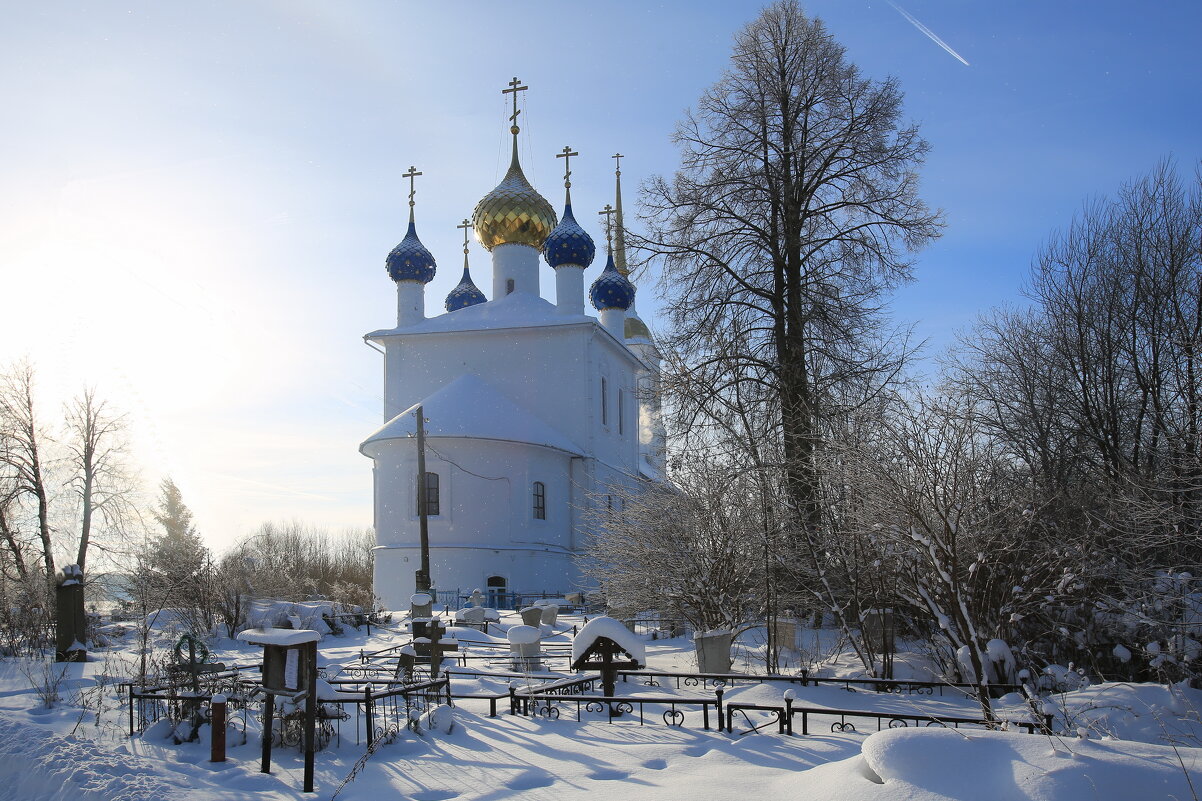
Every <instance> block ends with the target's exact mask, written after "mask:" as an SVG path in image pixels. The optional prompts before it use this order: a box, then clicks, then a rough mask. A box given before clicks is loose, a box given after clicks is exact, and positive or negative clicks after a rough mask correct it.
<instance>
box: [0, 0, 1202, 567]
mask: <svg viewBox="0 0 1202 801" xmlns="http://www.w3.org/2000/svg"><path fill="white" fill-rule="evenodd" d="M897 5H898V6H899V7H900V8H903V9H905V11H907V12H908V13H909V14H910V15H912V16H913V17H914V18H915V19H917V20H918V21H920V22H921V23H922V24H923V25H925V26H926V27H927V28H929V29H930V30H931V31H932V32H933V33H935V34H936V35H937V36H939V37H940V38H942V39H943V40H944V41H945V42H946V43H947V44H948V45H949V46H950V47H951V48H953V49H954V50H955V51H956V52H957V53H959V54H960V55H961V56H962V57H963V58H964V59H965V60H966V61H968V62H969V66H965V65H964V64H962V63H961V62H960V61H958V60H956V59H955V58H953V57H952V56H951V55H949V54H948V53H947V52H946V51H945V50H943V49H942V48H940V47H939V45H937V44H936V43H935V42H934V41H932V40H931V39H930V38H928V37H927V36H926V35H924V34H923V33H922V32H921V31H920V30H919V29H918V28H917V27H915V26H914V25H913V24H911V22H909V21H908V20H907V19H906V17H905V16H904V15H903V14H902V13H900V12H899V10H898V9H897V8H895V7H893V6H892V5H890V4H889V3H887V2H881V1H880V0H873V1H872V2H868V1H867V0H815V2H811V3H809V4H808V5H807V8H808V9H809V10H810V12H811V13H814V14H816V15H818V16H821V17H822V18H823V19H824V20H825V21H826V22H827V23H828V25H829V27H830V29H831V31H832V32H833V33H834V35H835V36H836V37H837V38H838V39H839V40H840V41H841V42H842V43H843V44H844V45H845V46H846V47H847V50H848V55H849V57H850V58H851V59H852V60H853V61H855V62H856V63H858V64H859V65H860V66H861V68H862V69H863V71H864V72H865V73H866V74H867V75H870V76H873V77H878V78H880V77H884V76H886V75H893V76H895V77H897V78H898V79H899V81H900V83H901V86H902V89H903V90H904V92H905V94H906V111H907V116H908V117H909V118H912V119H914V120H917V121H918V122H919V123H921V126H922V130H923V132H924V134H925V136H926V137H927V139H928V140H929V141H930V143H931V154H930V157H929V159H928V162H927V165H926V167H925V168H924V169H923V171H922V176H923V186H924V196H925V197H926V199H927V201H928V202H929V203H930V204H931V205H933V206H937V207H941V208H943V209H944V210H945V211H946V215H947V222H948V227H947V229H946V232H945V234H944V237H943V238H942V239H941V240H940V241H939V242H938V243H936V244H935V245H933V246H932V247H930V248H929V249H927V250H926V251H924V252H923V253H921V254H919V257H918V266H917V269H916V272H915V276H916V279H917V280H916V281H915V282H914V283H913V284H911V285H909V286H907V287H905V288H903V289H902V290H901V291H900V292H899V294H898V297H897V300H896V303H895V304H894V310H895V316H896V317H897V318H898V320H899V321H912V322H915V323H916V324H917V332H918V333H919V335H920V336H923V337H925V338H928V339H929V340H930V341H931V342H932V344H933V346H935V347H938V346H940V345H942V344H946V343H947V342H948V341H949V339H950V337H951V334H952V332H953V331H954V330H955V329H957V328H960V327H963V326H965V325H967V324H969V323H970V322H971V320H972V318H973V317H974V316H975V315H976V314H977V313H978V312H979V311H981V310H983V309H985V308H987V307H989V306H990V305H993V304H995V303H998V302H1003V301H1007V300H1016V299H1018V297H1019V296H1018V289H1019V286H1020V284H1021V282H1022V279H1023V276H1024V274H1025V271H1026V269H1027V265H1028V264H1029V261H1030V257H1031V255H1032V253H1033V252H1034V251H1035V249H1036V248H1037V247H1038V246H1039V244H1040V243H1041V242H1042V241H1043V240H1044V238H1045V237H1046V236H1047V234H1048V232H1049V231H1050V230H1052V229H1053V228H1055V227H1057V226H1061V225H1063V224H1065V223H1066V222H1067V221H1068V220H1069V219H1070V218H1071V216H1072V215H1073V214H1074V212H1076V211H1077V209H1079V208H1080V205H1081V203H1082V202H1083V201H1084V200H1085V199H1087V198H1089V197H1093V196H1097V195H1100V194H1106V193H1110V192H1113V191H1114V189H1115V188H1116V187H1117V186H1118V184H1120V183H1121V182H1122V181H1124V180H1125V179H1127V178H1130V177H1132V176H1135V175H1137V174H1140V173H1142V172H1145V171H1147V170H1148V169H1149V168H1150V167H1151V166H1152V165H1153V164H1154V163H1155V162H1156V161H1157V160H1158V159H1159V158H1161V157H1162V156H1165V155H1169V154H1173V155H1175V156H1176V157H1177V159H1178V162H1179V166H1180V168H1181V169H1182V171H1183V172H1184V173H1192V170H1193V165H1194V163H1195V162H1196V160H1197V159H1198V158H1199V156H1202V147H1200V146H1199V145H1200V142H1199V132H1200V131H1202V125H1200V122H1202V112H1200V111H1199V108H1200V107H1202V102H1200V101H1202V96H1200V94H1202V93H1200V92H1199V83H1200V80H1202V48H1199V47H1198V44H1197V31H1198V30H1200V29H1202V4H1199V3H1197V2H1194V1H1193V0H1188V1H1187V0H1178V1H1177V2H1156V3H1148V4H1133V3H1117V2H1092V1H1091V2H1084V1H1081V2H1046V0H1041V1H1040V2H1012V3H985V2H970V1H969V0H957V1H956V2H953V1H952V0H905V2H899V3H898V4H897ZM758 8H759V5H758V4H755V3H733V2H722V3H717V2H708V3H707V2H696V1H695V0H694V2H668V3H659V4H645V3H630V2H611V3H605V4H599V3H594V4H587V5H586V4H576V3H551V2H527V3H520V4H519V3H481V2H464V3H458V4H434V3H418V2H407V3H402V2H339V3H334V2H314V0H276V1H275V2H264V1H260V2H251V1H248V0H239V1H238V2H194V3H184V2H178V3H174V2H173V3H163V2H157V1H156V2H134V3H128V2H123V3H116V2H103V3H102V2H86V3H85V2H81V3H64V2H53V1H51V2H41V3H26V2H9V3H6V4H5V7H4V9H3V20H4V24H3V26H0V104H2V107H3V108H4V111H5V120H6V124H5V125H4V126H3V127H2V128H0V163H2V164H3V170H2V171H0V174H2V177H0V272H2V274H3V275H4V281H3V284H2V286H3V297H4V303H3V304H2V307H0V309H2V311H0V361H8V360H9V359H11V358H12V357H14V356H16V355H20V354H22V353H26V354H29V355H30V356H31V357H32V359H33V360H34V361H35V362H36V363H37V364H38V365H39V368H40V370H41V373H42V384H43V390H44V394H45V397H46V403H47V405H48V408H49V409H50V410H51V411H53V410H54V409H55V408H56V407H57V404H58V402H59V400H58V398H59V397H61V396H62V395H63V394H65V393H68V392H69V391H71V390H72V389H73V388H75V387H77V386H79V385H81V384H82V383H83V382H84V381H90V382H93V383H96V384H97V385H98V387H99V389H100V391H101V392H102V393H103V394H105V395H107V396H109V397H111V398H113V399H114V400H115V401H116V402H117V403H119V404H121V405H123V406H124V407H126V408H128V409H129V410H130V413H131V417H132V419H133V421H134V423H135V433H136V440H135V446H136V452H137V455H138V458H139V459H140V460H141V461H142V462H143V463H144V464H145V466H146V468H147V471H148V474H149V475H150V476H152V477H156V476H158V475H161V474H163V473H166V472H169V473H171V474H172V475H173V476H175V478H176V479H177V481H178V483H179V484H180V486H181V487H182V489H183V491H184V496H185V500H186V501H187V502H188V503H189V504H190V505H191V506H192V507H193V509H194V511H195V512H196V515H197V520H198V523H199V525H200V527H201V530H202V532H203V533H204V534H205V535H206V536H207V537H209V538H210V540H211V541H212V542H213V543H214V544H217V545H221V544H224V543H228V542H230V541H232V540H233V539H235V538H236V537H238V536H240V535H243V534H245V533H247V532H248V531H249V530H250V529H251V528H253V527H254V526H255V525H256V524H257V523H258V522H260V521H263V520H266V519H272V518H276V519H278V518H290V517H295V518H298V519H302V520H306V521H311V522H314V523H317V524H324V525H330V526H334V527H342V526H350V525H368V524H370V522H371V506H370V498H371V488H370V469H369V462H368V461H367V460H366V459H365V458H363V457H362V456H359V455H358V453H357V450H356V446H357V443H358V442H359V441H360V440H361V439H362V438H363V437H364V436H365V435H366V434H367V433H369V432H370V431H371V430H372V429H373V428H374V427H375V426H377V425H378V424H379V423H380V420H379V414H380V385H381V369H380V362H379V356H378V355H377V354H376V353H374V352H373V351H371V350H369V349H368V348H367V347H366V346H365V345H364V344H363V343H362V341H361V339H360V338H361V336H362V334H363V333H364V332H366V331H369V330H373V329H375V328H380V327H384V326H388V325H390V324H392V322H393V321H394V319H395V294H394V291H393V285H392V283H391V282H390V281H389V280H388V279H387V277H386V276H385V273H384V269H383V259H384V256H385V255H386V254H387V252H388V251H389V249H391V247H392V246H393V245H394V244H396V242H397V241H398V240H399V239H400V237H401V235H402V234H403V223H404V220H405V211H406V207H405V197H404V195H405V191H406V187H405V186H404V183H403V182H402V181H401V179H400V178H399V176H400V173H401V172H403V171H404V170H405V168H406V167H408V166H409V165H410V164H415V165H417V166H418V168H419V169H420V170H422V171H423V172H424V175H423V176H422V177H421V178H420V179H419V184H418V203H419V205H418V224H419V231H420V233H421V236H422V239H423V240H424V242H425V243H426V244H427V246H429V247H430V248H431V250H432V251H433V252H434V253H435V255H436V257H437V258H438V259H439V274H438V277H437V278H436V279H435V281H434V282H433V283H432V284H431V285H430V287H429V290H428V296H427V307H428V309H432V310H441V304H442V299H443V297H444V296H445V295H446V292H447V291H448V290H449V289H450V288H451V287H452V286H453V285H454V284H455V282H456V281H457V280H458V277H459V265H460V260H461V255H460V249H459V242H460V239H459V237H460V232H459V231H457V230H456V229H455V225H456V224H457V223H458V222H459V221H460V220H461V219H462V218H464V217H465V216H469V215H470V213H471V210H472V207H473V206H474V205H475V202H476V201H477V200H478V199H479V197H480V196H481V195H483V194H484V193H485V192H487V191H488V190H489V189H491V188H492V186H493V185H495V183H496V181H497V180H498V179H499V177H500V175H501V174H502V172H503V170H504V167H505V163H506V152H505V147H506V139H507V137H506V134H505V128H506V121H505V116H506V109H505V105H504V100H503V99H502V97H501V95H500V92H499V90H500V89H501V88H503V86H504V85H505V83H506V82H507V81H508V80H509V78H510V77H512V76H514V75H517V76H519V77H521V78H522V80H523V81H524V82H525V83H526V84H527V85H529V86H530V91H529V92H526V93H524V94H525V97H524V98H523V104H524V108H525V111H524V112H523V114H522V124H523V134H522V148H523V160H524V164H525V166H526V172H527V175H528V176H530V178H531V179H532V181H533V182H534V184H535V186H536V187H538V188H539V189H540V190H541V191H542V192H543V194H544V195H546V196H547V197H548V198H549V199H550V200H551V201H552V202H553V203H554V204H555V205H556V206H558V205H560V203H561V202H562V189H561V183H560V177H559V171H560V165H561V164H562V162H556V161H555V159H554V158H553V155H554V153H555V152H557V151H558V150H559V149H560V148H562V147H563V146H564V145H565V144H570V145H572V146H573V147H574V148H576V149H577V150H579V151H580V153H581V156H580V158H579V159H575V160H574V161H573V170H574V175H573V196H574V198H573V199H574V201H575V207H576V209H577V217H578V218H579V219H580V220H581V221H582V222H583V223H584V224H585V225H587V226H590V227H591V229H592V231H593V232H594V236H595V237H597V238H598V239H599V238H600V234H599V227H598V226H597V225H596V223H595V222H594V221H595V220H596V216H595V214H594V212H595V211H596V210H597V209H599V208H600V207H601V206H602V205H604V204H605V203H606V202H608V201H609V200H610V194H609V193H610V191H611V187H612V160H611V159H610V158H609V155H610V154H612V153H614V152H616V151H621V152H622V153H624V154H626V155H627V157H628V158H627V159H625V160H624V163H623V167H624V171H623V172H624V174H623V179H624V185H625V187H626V188H627V196H626V201H627V205H628V207H631V206H634V200H635V189H636V187H637V185H638V183H639V181H640V180H641V179H643V178H645V177H647V176H648V175H651V174H655V173H671V172H672V171H673V170H674V169H675V166H676V157H675V151H674V149H673V147H672V146H671V144H670V142H669V141H668V137H669V134H670V132H671V130H672V128H673V125H674V124H675V122H676V120H677V119H678V118H679V117H680V116H681V112H682V111H683V109H684V108H686V107H687V106H689V105H691V104H692V103H693V102H694V100H695V99H696V98H697V96H698V94H699V93H700V92H701V90H702V89H703V88H704V87H706V86H708V85H709V84H711V83H713V82H714V81H715V80H716V79H717V78H718V77H719V75H720V74H721V71H722V70H723V69H724V68H725V66H726V60H727V58H728V55H729V48H730V41H731V36H732V34H733V33H734V31H735V30H736V29H737V28H738V27H740V26H741V25H742V24H743V23H744V22H746V21H747V20H748V19H750V18H751V17H753V16H754V15H755V13H756V12H757V10H758ZM630 222H631V224H632V226H633V225H636V223H634V222H633V220H632V221H630ZM471 255H472V260H473V265H474V272H475V274H476V276H477V279H478V283H480V284H481V285H482V286H487V275H488V262H487V258H486V254H485V253H484V251H482V250H481V249H480V248H479V247H476V246H474V245H473V248H472V254H471ZM599 266H600V265H598V266H597V267H595V268H594V270H593V272H590V273H589V275H588V277H587V280H591V277H592V275H593V274H594V272H595V271H596V270H597V269H599ZM547 273H548V275H547V276H545V280H547V279H549V277H550V276H549V268H547ZM651 295H652V290H651V288H650V287H649V286H648V280H647V279H644V281H643V284H642V289H641V295H640V302H639V306H640V309H641V310H642V311H643V313H644V316H645V317H650V318H652V319H651V322H652V324H653V325H654V319H653V313H652V312H653V310H654V303H653V302H652V300H651Z"/></svg>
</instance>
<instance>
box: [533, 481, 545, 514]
mask: <svg viewBox="0 0 1202 801" xmlns="http://www.w3.org/2000/svg"><path fill="white" fill-rule="evenodd" d="M534 519H535V520H546V519H547V487H546V485H544V484H543V482H541V481H535V482H534Z"/></svg>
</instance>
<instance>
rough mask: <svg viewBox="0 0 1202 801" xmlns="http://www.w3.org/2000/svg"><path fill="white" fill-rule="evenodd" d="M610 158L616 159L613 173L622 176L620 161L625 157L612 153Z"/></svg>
mask: <svg viewBox="0 0 1202 801" xmlns="http://www.w3.org/2000/svg"><path fill="white" fill-rule="evenodd" d="M610 158H611V159H616V162H615V164H616V165H617V166H615V167H614V171H615V173H616V174H618V175H621V174H622V159H624V158H626V157H625V156H623V155H622V154H621V153H614V154H613V155H612V156H610Z"/></svg>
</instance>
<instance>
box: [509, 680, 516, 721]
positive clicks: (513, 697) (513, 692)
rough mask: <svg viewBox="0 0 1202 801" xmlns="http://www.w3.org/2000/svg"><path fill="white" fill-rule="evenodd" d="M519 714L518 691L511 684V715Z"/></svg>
mask: <svg viewBox="0 0 1202 801" xmlns="http://www.w3.org/2000/svg"><path fill="white" fill-rule="evenodd" d="M517 713H518V691H517V689H516V688H515V687H514V686H513V685H512V684H511V685H509V714H511V715H516V714H517Z"/></svg>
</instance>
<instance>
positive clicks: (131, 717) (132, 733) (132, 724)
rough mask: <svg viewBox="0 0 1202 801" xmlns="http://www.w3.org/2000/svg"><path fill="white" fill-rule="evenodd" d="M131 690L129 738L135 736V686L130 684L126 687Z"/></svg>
mask: <svg viewBox="0 0 1202 801" xmlns="http://www.w3.org/2000/svg"><path fill="white" fill-rule="evenodd" d="M126 689H127V690H129V736H130V737H133V736H134V686H133V685H132V684H129V685H127V686H126Z"/></svg>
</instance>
